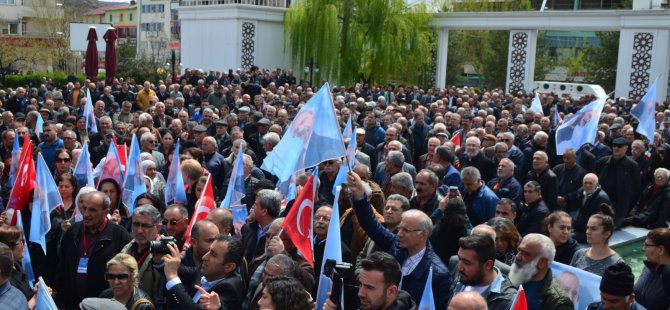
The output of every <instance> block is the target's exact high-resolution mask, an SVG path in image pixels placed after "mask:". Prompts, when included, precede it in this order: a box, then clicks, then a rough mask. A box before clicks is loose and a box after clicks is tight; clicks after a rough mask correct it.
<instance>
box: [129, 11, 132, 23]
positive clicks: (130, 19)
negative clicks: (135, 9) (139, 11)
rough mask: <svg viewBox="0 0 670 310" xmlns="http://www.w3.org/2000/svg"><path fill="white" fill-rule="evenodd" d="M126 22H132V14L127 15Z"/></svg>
mask: <svg viewBox="0 0 670 310" xmlns="http://www.w3.org/2000/svg"><path fill="white" fill-rule="evenodd" d="M128 21H131V22H132V21H133V13H128Z"/></svg>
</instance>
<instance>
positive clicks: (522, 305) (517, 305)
mask: <svg viewBox="0 0 670 310" xmlns="http://www.w3.org/2000/svg"><path fill="white" fill-rule="evenodd" d="M512 304H513V306H512V308H511V310H528V304H527V303H526V292H525V291H524V290H523V286H520V287H519V291H518V292H517V293H516V297H514V302H513V303H512Z"/></svg>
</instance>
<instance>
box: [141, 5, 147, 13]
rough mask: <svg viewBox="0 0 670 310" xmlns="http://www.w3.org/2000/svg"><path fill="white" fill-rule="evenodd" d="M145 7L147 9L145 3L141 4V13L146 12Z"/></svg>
mask: <svg viewBox="0 0 670 310" xmlns="http://www.w3.org/2000/svg"><path fill="white" fill-rule="evenodd" d="M146 9H147V6H146V5H143V6H141V10H142V13H146Z"/></svg>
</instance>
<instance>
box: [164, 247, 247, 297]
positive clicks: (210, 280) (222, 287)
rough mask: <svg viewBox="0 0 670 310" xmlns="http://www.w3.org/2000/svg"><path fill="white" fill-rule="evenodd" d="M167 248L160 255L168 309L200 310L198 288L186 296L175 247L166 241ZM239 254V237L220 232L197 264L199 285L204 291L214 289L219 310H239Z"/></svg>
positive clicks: (241, 254)
mask: <svg viewBox="0 0 670 310" xmlns="http://www.w3.org/2000/svg"><path fill="white" fill-rule="evenodd" d="M168 248H169V249H170V254H168V255H165V256H164V257H163V262H164V263H165V278H166V281H167V283H166V285H165V287H166V288H167V290H168V305H169V308H170V309H201V308H202V307H201V305H200V304H199V303H197V301H199V300H200V297H201V295H202V292H201V290H200V289H199V290H198V291H197V292H196V293H195V295H193V296H190V295H189V293H188V292H187V290H186V287H185V286H184V284H182V283H181V280H180V279H179V276H178V275H177V272H178V270H179V264H180V262H181V258H180V256H179V250H178V249H177V247H176V246H174V245H170V244H168ZM243 254H244V248H243V247H242V243H241V242H240V241H239V240H237V239H234V238H233V237H230V236H226V235H223V234H220V235H217V236H216V237H215V238H214V242H213V243H212V245H211V246H210V248H209V251H208V252H207V254H205V256H203V258H202V260H203V262H202V266H201V267H200V273H201V274H202V278H201V279H200V281H199V286H200V287H201V288H202V290H204V291H205V292H207V293H213V292H215V293H217V294H218V295H219V301H220V303H221V307H220V309H240V307H241V306H242V297H243V296H244V291H243V290H244V282H243V281H242V277H240V275H239V273H238V272H237V269H238V267H239V266H240V264H241V262H242V257H243ZM207 295H208V296H209V294H207ZM194 300H195V301H194Z"/></svg>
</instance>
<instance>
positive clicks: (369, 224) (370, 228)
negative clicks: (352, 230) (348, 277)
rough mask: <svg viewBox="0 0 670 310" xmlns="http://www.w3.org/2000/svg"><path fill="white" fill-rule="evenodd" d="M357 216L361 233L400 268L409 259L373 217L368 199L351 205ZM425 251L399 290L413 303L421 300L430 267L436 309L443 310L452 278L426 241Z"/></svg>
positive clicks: (398, 242)
mask: <svg viewBox="0 0 670 310" xmlns="http://www.w3.org/2000/svg"><path fill="white" fill-rule="evenodd" d="M353 204H354V207H353V208H354V211H355V212H356V216H357V217H358V220H359V222H360V224H361V227H363V230H365V232H366V233H367V234H368V236H369V238H370V239H371V240H373V241H374V242H375V244H376V245H377V246H379V248H380V249H382V250H383V251H385V252H387V253H389V254H391V255H393V257H395V259H396V260H397V261H398V262H399V263H400V264H401V265H402V263H403V262H404V261H405V260H406V259H407V258H408V257H409V254H408V253H407V250H406V249H403V248H400V241H399V240H398V236H396V235H395V234H393V233H392V232H390V231H389V230H388V229H386V228H385V227H384V226H383V225H382V224H381V223H379V221H377V219H376V218H375V216H374V213H373V212H372V207H371V206H370V203H369V202H368V200H367V198H363V199H361V200H357V201H354V202H353ZM426 243H427V244H426V249H425V252H424V254H423V257H422V258H421V260H420V261H419V263H418V264H417V265H416V267H415V268H414V270H413V271H412V272H411V273H410V274H408V275H406V276H404V277H403V279H402V283H401V286H402V289H403V290H405V291H407V292H408V293H409V294H410V295H411V296H412V299H413V300H414V301H415V302H417V303H418V302H419V301H420V300H421V296H422V295H423V289H424V287H425V285H426V280H427V279H428V272H429V270H430V268H431V267H432V269H433V279H432V286H433V292H439V293H437V294H435V296H434V299H435V309H445V308H446V307H447V296H448V295H449V294H447V292H449V289H450V287H451V275H450V273H449V270H448V269H447V267H446V266H445V265H444V263H443V262H442V260H440V258H439V257H438V256H437V254H435V252H434V251H433V248H432V246H431V245H430V242H428V241H426Z"/></svg>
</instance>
